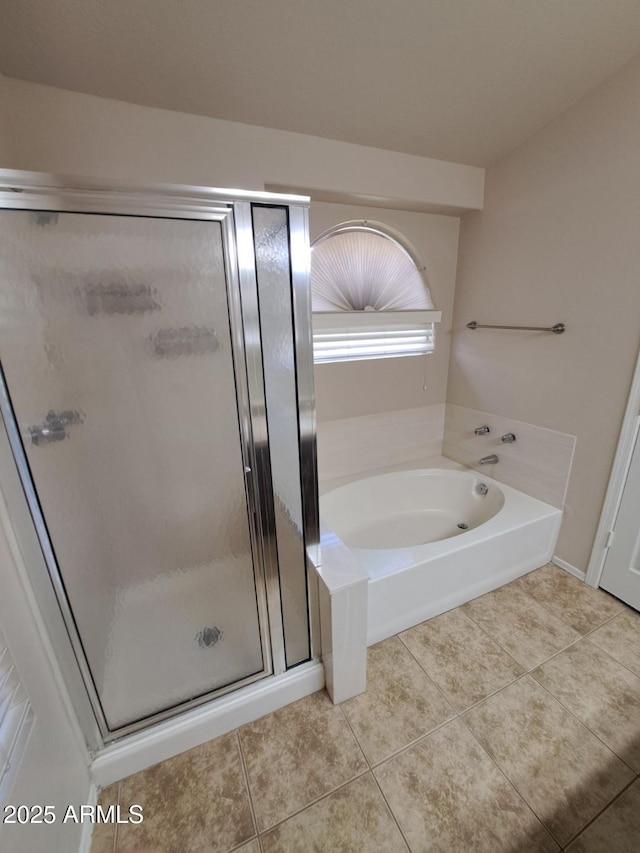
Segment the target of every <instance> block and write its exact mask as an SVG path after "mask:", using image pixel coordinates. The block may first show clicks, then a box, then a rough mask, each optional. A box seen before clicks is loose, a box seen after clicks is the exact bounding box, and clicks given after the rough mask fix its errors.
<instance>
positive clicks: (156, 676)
mask: <svg viewBox="0 0 640 853" xmlns="http://www.w3.org/2000/svg"><path fill="white" fill-rule="evenodd" d="M233 571H234V566H233V563H232V562H231V564H230V565H229V566H225V567H221V566H220V565H219V564H216V566H213V565H206V566H197V567H193V568H189V569H184V570H182V571H177V572H174V573H172V574H167V575H164V576H159V577H157V578H155V579H154V580H153V581H149V582H146V583H141V584H137V585H135V586H130V587H129V588H127V589H125V590H124V591H123V592H122V593H121V595H120V598H119V600H118V602H117V604H116V607H115V612H114V615H113V618H112V623H111V628H110V637H109V644H108V649H107V659H106V663H105V669H104V681H103V689H102V691H101V693H102V696H103V697H104V700H105V701H106V702H107V706H106V708H105V710H106V714H107V717H108V719H109V720H110V721H111V722H112V725H114V726H115V725H126V724H127V723H128V722H131V721H132V720H134V719H142V718H143V717H145V716H148V715H151V714H153V713H156V712H157V711H159V710H162V709H163V708H165V707H172V706H174V705H177V704H178V703H179V702H184V701H187V700H189V699H192V698H194V697H196V696H198V695H202V694H204V693H207V692H210V691H211V690H214V689H216V688H218V687H220V686H222V685H226V684H229V683H232V682H234V681H237V680H238V679H239V678H241V677H244V676H245V675H247V674H248V673H251V672H252V671H253V672H256V671H258V670H259V669H260V668H261V667H260V661H259V660H258V659H257V656H256V636H257V635H256V632H255V631H252V630H249V629H247V628H246V627H245V626H244V625H243V622H242V620H241V619H238V618H236V617H235V616H234V614H233V613H230V612H228V609H227V610H226V611H225V610H223V609H222V608H221V605H220V602H224V601H225V596H224V593H223V594H222V595H219V596H216V595H215V593H216V591H218V590H219V589H220V587H224V585H225V579H226V576H227V575H232V574H233ZM212 575H213V576H215V577H216V578H217V579H218V580H217V581H216V585H215V587H214V586H213V584H212ZM211 626H218V630H220V638H219V640H218V641H217V642H215V643H213V644H212V645H208V646H207V645H204V646H203V645H200V644H199V643H198V634H199V633H200V632H201V631H202V630H203V629H204V628H207V627H209V628H211ZM250 627H251V626H250ZM238 673H241V674H242V675H241V676H239V675H238Z"/></svg>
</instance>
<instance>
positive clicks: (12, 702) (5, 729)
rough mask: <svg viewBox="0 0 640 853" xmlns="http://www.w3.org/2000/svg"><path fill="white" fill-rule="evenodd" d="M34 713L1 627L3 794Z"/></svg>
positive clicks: (0, 781)
mask: <svg viewBox="0 0 640 853" xmlns="http://www.w3.org/2000/svg"><path fill="white" fill-rule="evenodd" d="M32 719H33V712H32V710H31V705H30V702H29V697H28V696H27V694H26V692H25V689H24V687H23V686H22V684H21V682H20V677H19V674H18V670H17V669H16V666H15V664H14V662H13V659H12V658H11V654H10V652H9V648H8V646H7V643H6V640H5V638H4V634H3V633H2V630H0V794H2V798H4V795H5V793H6V789H8V787H9V785H10V783H11V781H12V778H13V775H14V774H13V772H12V771H15V770H16V769H17V767H18V765H19V762H20V757H21V755H22V751H23V749H24V747H25V744H26V740H27V736H28V734H29V730H30V728H31V722H32Z"/></svg>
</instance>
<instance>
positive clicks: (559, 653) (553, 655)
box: [460, 566, 620, 673]
mask: <svg viewBox="0 0 640 853" xmlns="http://www.w3.org/2000/svg"><path fill="white" fill-rule="evenodd" d="M540 568H544V567H543V566H541V567H540ZM534 571H538V570H537V569H536V570H534ZM530 574H533V573H530ZM523 577H526V575H523ZM517 580H520V578H517ZM511 583H514V581H511ZM505 586H509V584H505ZM499 589H502V587H499ZM492 591H493V592H495V590H492ZM522 592H523V594H524V595H526V596H528V597H529V598H530V599H531V600H532V601H534V602H535V603H536V604H538V605H539V606H540V607H542V608H543V609H546V610H547V611H548V612H549V613H550V614H551V615H552V616H553V617H554V618H555V619H559V621H561V622H562V623H563V625H565V627H567V628H570V629H571V630H572V631H575V632H576V633H577V634H579V633H580V632H579V631H576V629H575V628H573V627H572V626H571V625H569V624H568V622H565V621H564V620H562V619H560V618H559V617H558V616H556V614H555V613H553V612H552V611H551V610H550V609H549V608H546V607H545V605H544V604H541V603H540V602H539V601H538V600H537V599H535V598H534V597H533V596H532V595H531V594H530V593H528V592H527V591H526V590H522ZM485 595H490V593H485ZM479 597H480V598H482V597H483V596H479ZM474 600H475V599H472V601H474ZM467 603H468V602H467ZM463 606H464V605H460V607H463ZM465 616H467V617H468V618H469V619H471V621H472V622H473V624H474V625H476V626H477V627H478V628H479V629H480V630H481V631H484V633H485V634H486V635H487V636H488V637H489V638H490V639H491V640H493V642H494V643H495V644H496V645H497V646H499V647H500V648H501V649H502V651H503V652H504V653H505V654H506V655H508V656H509V657H510V658H511V659H512V660H514V661H515V662H516V663H517V664H518V665H519V666H521V667H523V668H524V670H525V672H526V673H531V672H533V670H534V669H538V667H540V666H542V665H543V664H545V663H547V661H550V660H551V659H552V658H555V657H557V656H558V655H561V654H562V652H564V651H566V650H567V649H569V648H571V646H575V645H576V643H579V642H580V641H581V640H584V639H585V638H586V637H587V636H588V635H589V634H590V633H593V631H597V630H598V629H599V628H602V627H603V626H604V625H606V624H607V623H608V622H611V621H612V620H613V619H616V618H617V617H618V616H620V613H616V614H614V615H613V616H609V617H608V618H607V619H605V621H604V622H602V623H601V624H600V625H598V626H597V627H596V628H593V629H591V631H589V632H588V633H586V634H581V635H580V636H579V637H577V638H576V639H575V640H572V641H571V642H570V643H567V645H566V646H563V647H562V648H561V649H558V651H555V652H553V653H552V654H551V655H549V657H547V658H544V659H543V660H542V661H540V662H539V663H536V664H534V665H533V666H531V667H527V666H526V665H525V664H523V663H522V662H521V661H519V660H518V659H517V658H516V657H514V656H513V654H512V653H511V652H509V651H508V650H507V649H505V648H504V646H503V645H502V644H501V643H500V642H499V641H498V640H496V638H495V637H492V636H491V634H490V633H489V632H488V631H487V629H486V628H484V627H483V626H482V625H480V624H479V623H478V622H476V620H475V619H474V618H473V616H471V615H470V614H468V613H466V612H465ZM603 651H604V650H603Z"/></svg>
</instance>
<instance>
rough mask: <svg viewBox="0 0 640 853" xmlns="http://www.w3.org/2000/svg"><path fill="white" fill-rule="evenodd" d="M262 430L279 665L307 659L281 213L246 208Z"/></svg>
mask: <svg viewBox="0 0 640 853" xmlns="http://www.w3.org/2000/svg"><path fill="white" fill-rule="evenodd" d="M252 212H253V228H254V240H255V256H256V273H257V277H258V301H259V306H260V330H261V334H262V340H263V341H265V342H268V345H265V346H264V349H263V365H264V381H265V393H266V401H267V423H268V429H269V446H270V451H271V469H272V477H273V495H274V503H275V520H276V536H277V543H278V564H279V568H280V589H281V597H282V616H283V623H284V637H285V648H286V662H287V666H288V667H290V666H293V665H295V664H297V663H300V662H302V661H305V660H308V659H309V657H310V644H309V610H308V605H307V575H306V553H305V541H304V526H303V515H302V485H301V481H300V470H301V469H300V435H299V423H298V398H297V385H296V355H295V353H296V347H295V339H294V322H293V316H294V312H293V295H292V286H291V261H290V248H289V220H288V212H287V208H285V207H277V206H276V207H273V206H267V205H257V204H256V205H253V206H252Z"/></svg>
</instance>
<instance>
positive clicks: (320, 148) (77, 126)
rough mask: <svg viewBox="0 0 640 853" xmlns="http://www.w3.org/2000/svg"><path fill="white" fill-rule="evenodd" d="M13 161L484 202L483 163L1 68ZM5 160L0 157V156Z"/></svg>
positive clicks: (172, 179)
mask: <svg viewBox="0 0 640 853" xmlns="http://www.w3.org/2000/svg"><path fill="white" fill-rule="evenodd" d="M4 85H5V88H6V91H7V94H8V98H9V101H10V106H11V117H12V122H13V126H14V131H15V138H16V142H17V144H18V150H19V162H18V164H17V165H16V168H20V169H31V170H35V171H43V172H55V173H58V174H69V175H89V176H97V177H107V178H113V179H115V180H122V181H124V180H135V181H159V182H166V183H182V184H203V185H208V186H220V187H233V188H235V189H247V190H252V189H253V190H256V189H257V190H260V189H263V188H264V187H265V185H279V186H286V187H292V188H299V189H317V190H320V191H322V192H323V193H330V194H331V193H339V194H341V195H344V194H345V193H347V194H353V195H355V196H359V195H365V196H369V197H376V198H379V199H391V200H394V202H395V203H397V202H398V201H400V202H403V203H405V204H406V205H408V206H410V207H412V206H415V207H418V208H421V207H431V206H435V207H438V208H441V207H444V208H448V207H451V208H458V209H466V210H469V209H478V208H480V207H482V192H483V185H484V170H483V169H479V168H477V167H474V166H462V165H458V164H457V163H446V162H444V161H442V160H433V159H429V158H427V157H414V156H411V155H408V154H398V153H395V152H392V151H382V150H380V149H377V148H368V147H365V146H362V145H350V144H348V143H344V142H335V141H333V140H329V139H320V138H319V137H315V136H307V135H304V134H300V133H288V132H286V131H278V130H270V129H268V128H264V127H253V126H251V125H247V124H239V123H236V122H230V121H221V120H219V119H211V118H204V117H201V116H193V115H187V114H186V113H178V112H170V111H168V110H159V109H153V108H151V107H141V106H137V105H134V104H127V103H123V102H122V101H112V100H108V99H106V98H96V97H93V96H92V95H81V94H78V93H76V92H67V91H65V90H63V89H55V88H52V87H49V86H40V85H37V84H35V83H26V82H24V81H22V80H12V79H8V78H5V79H4ZM3 165H6V164H5V163H2V162H0V166H3Z"/></svg>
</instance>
